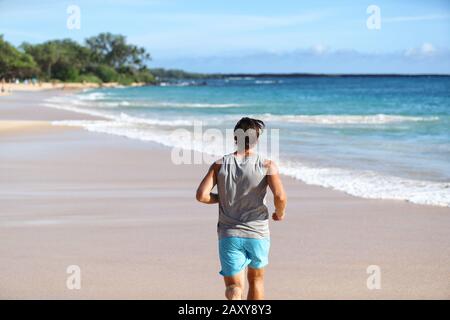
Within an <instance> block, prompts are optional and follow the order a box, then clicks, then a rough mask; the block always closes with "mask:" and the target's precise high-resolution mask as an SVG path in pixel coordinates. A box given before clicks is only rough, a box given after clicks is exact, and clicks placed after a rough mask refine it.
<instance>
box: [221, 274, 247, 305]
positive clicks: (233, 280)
mask: <svg viewBox="0 0 450 320" xmlns="http://www.w3.org/2000/svg"><path fill="white" fill-rule="evenodd" d="M244 272H245V269H244V270H242V271H241V272H239V273H238V274H236V275H234V276H231V277H223V279H224V280H225V286H226V289H225V297H227V299H228V300H242V293H243V292H244V283H245V281H244Z"/></svg>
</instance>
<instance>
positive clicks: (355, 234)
mask: <svg viewBox="0 0 450 320" xmlns="http://www.w3.org/2000/svg"><path fill="white" fill-rule="evenodd" d="M54 94H65V92H62V91H61V92H60V91H45V92H34V93H26V94H17V95H12V96H8V97H5V98H4V99H3V98H2V99H1V100H0V120H2V121H1V122H0V126H2V125H4V124H5V123H4V121H8V123H9V124H8V125H9V127H10V129H8V130H7V131H8V134H6V135H5V134H3V133H2V131H0V145H1V148H0V201H1V202H2V210H0V229H1V230H2V232H0V241H1V242H2V243H4V244H6V245H4V246H1V247H0V258H1V259H2V261H4V263H2V264H1V265H0V288H2V289H1V290H0V297H1V298H5V299H14V298H21V299H23V298H34V299H36V298H38V299H43V298H44V299H45V298H57V299H87V298H93V299H108V298H112V299H116V298H125V299H133V298H137V299H142V298H150V299H223V284H222V282H223V281H222V279H221V277H220V276H219V274H218V271H219V265H218V257H217V248H216V247H217V243H216V242H217V238H216V230H215V225H216V223H217V208H216V207H215V206H206V205H201V204H199V203H196V202H195V198H194V192H195V188H196V187H197V185H198V183H199V181H200V179H201V177H202V176H203V175H204V174H205V172H206V169H207V166H206V165H194V166H187V165H181V166H176V165H173V164H172V163H171V162H170V151H169V150H168V149H167V148H166V147H163V146H161V145H158V144H156V143H153V142H142V141H138V140H131V139H128V138H123V137H119V136H114V135H107V134H102V133H95V132H88V131H86V130H83V129H81V128H76V127H66V126H65V127H60V126H53V125H51V122H52V121H59V120H93V119H100V118H98V117H94V116H89V115H85V114H78V113H74V112H71V111H65V110H57V109H52V108H49V107H43V106H38V103H39V101H42V99H44V98H46V97H49V96H51V95H54ZM11 121H14V122H11ZM3 128H4V127H3ZM11 128H14V129H11ZM3 132H5V131H3ZM283 180H284V183H285V187H286V190H287V193H288V197H289V203H288V209H287V217H286V220H285V221H284V222H281V223H274V222H273V221H271V223H270V228H271V237H272V251H271V256H270V262H269V266H268V268H267V276H266V290H267V294H266V296H267V299H314V298H321V299H339V298H341V299H398V298H403V299H418V298H424V299H448V298H450V283H449V282H448V276H449V275H450V250H449V248H450V235H449V233H448V229H449V227H450V210H449V208H445V207H434V206H423V205H416V204H412V203H407V202H404V201H396V200H369V199H363V198H357V197H353V196H350V195H347V194H344V193H343V192H340V191H334V190H330V189H326V188H323V187H319V186H312V185H306V184H305V183H303V182H301V181H299V180H295V179H293V178H289V177H285V176H284V177H283ZM268 204H269V208H270V209H273V206H272V205H271V197H270V196H269V197H268ZM69 265H79V266H80V268H81V270H82V289H81V290H68V289H67V288H66V287H65V282H66V278H67V273H66V268H67V266H69ZM370 265H378V266H379V267H380V269H381V272H382V288H381V290H369V289H368V288H367V287H366V280H367V277H368V276H369V275H368V274H367V267H368V266H370Z"/></svg>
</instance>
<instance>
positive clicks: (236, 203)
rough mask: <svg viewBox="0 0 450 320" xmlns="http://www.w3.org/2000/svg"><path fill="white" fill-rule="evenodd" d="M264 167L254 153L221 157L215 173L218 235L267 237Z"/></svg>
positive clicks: (267, 222) (262, 160) (267, 221)
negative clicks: (243, 155)
mask: <svg viewBox="0 0 450 320" xmlns="http://www.w3.org/2000/svg"><path fill="white" fill-rule="evenodd" d="M266 174H267V169H266V168H265V167H264V159H262V158H261V157H260V156H259V155H258V154H252V155H250V156H248V157H236V156H235V155H234V154H228V155H226V156H224V157H223V158H222V165H221V167H220V170H219V171H218V173H217V190H218V193H219V223H218V224H217V231H218V235H219V239H220V238H226V237H243V238H257V239H260V238H264V237H269V212H268V209H267V206H266V201H265V197H266V191H267V176H266Z"/></svg>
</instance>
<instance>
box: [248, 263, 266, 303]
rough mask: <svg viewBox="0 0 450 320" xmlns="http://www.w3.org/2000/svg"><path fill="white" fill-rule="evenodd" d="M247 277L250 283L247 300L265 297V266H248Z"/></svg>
mask: <svg viewBox="0 0 450 320" xmlns="http://www.w3.org/2000/svg"><path fill="white" fill-rule="evenodd" d="M247 278H248V284H249V287H248V296H247V300H262V299H264V268H260V269H253V268H250V267H248V272H247Z"/></svg>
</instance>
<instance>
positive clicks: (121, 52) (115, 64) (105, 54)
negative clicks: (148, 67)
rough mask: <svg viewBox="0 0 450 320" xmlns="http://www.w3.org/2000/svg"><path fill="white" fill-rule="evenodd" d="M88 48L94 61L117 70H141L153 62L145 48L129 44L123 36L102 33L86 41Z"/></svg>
mask: <svg viewBox="0 0 450 320" xmlns="http://www.w3.org/2000/svg"><path fill="white" fill-rule="evenodd" d="M86 46H87V47H88V48H89V49H90V51H91V54H92V59H93V61H95V62H97V63H100V64H106V65H108V66H110V67H112V68H115V69H118V68H124V67H125V68H133V69H140V68H143V67H145V64H146V62H147V61H150V60H151V56H150V54H149V53H147V51H146V50H145V49H144V48H141V47H137V46H135V45H131V44H127V42H126V38H125V36H123V35H115V34H111V33H100V34H99V35H97V36H95V37H91V38H88V39H86Z"/></svg>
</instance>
